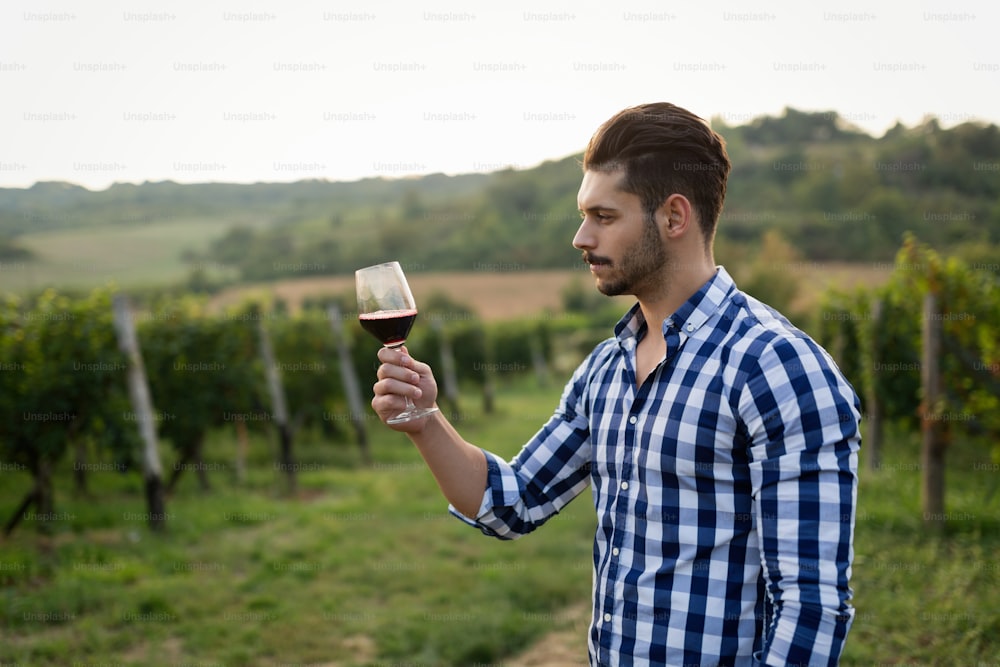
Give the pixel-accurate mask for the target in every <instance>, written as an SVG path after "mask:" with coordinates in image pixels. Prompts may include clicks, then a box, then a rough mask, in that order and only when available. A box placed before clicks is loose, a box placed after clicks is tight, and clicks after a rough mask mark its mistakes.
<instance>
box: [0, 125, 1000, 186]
mask: <svg viewBox="0 0 1000 667" xmlns="http://www.w3.org/2000/svg"><path fill="white" fill-rule="evenodd" d="M789 109H790V110H794V111H798V112H801V113H807V114H832V113H837V112H835V111H833V110H823V111H805V110H803V109H796V108H793V107H785V109H783V110H782V113H781V115H768V114H765V115H762V116H757V117H755V118H753V119H751V120H750V121H748V122H747V123H743V124H742V125H729V124H726V128H727V129H734V128H739V127H744V126H745V125H747V124H749V123H750V122H753V121H754V120H759V119H760V118H764V117H770V118H780V117H781V116H783V115H784V113H785V110H789ZM837 117H838V119H840V120H841V121H844V122H846V123H848V124H849V126H850V128H851V129H855V130H858V131H861V132H862V133H864V134H865V135H866V136H867V137H870V138H871V139H873V140H879V139H881V138H882V137H884V136H885V135H886V134H887V133H888V132H889V131H890V130H891V129H892V128H893V127H896V125H897V124H902V121H897V123H895V124H893V125H892V126H890V127H888V128H886V129H885V130H883V131H882V133H881V134H874V133H872V132H869V131H867V130H866V129H865V128H863V127H861V126H860V125H856V124H854V122H853V121H851V120H850V119H847V118H844V117H843V116H842V115H840V114H839V113H837ZM716 118H717V117H716ZM706 120H708V121H710V122H711V121H713V120H715V118H711V119H706ZM723 120H724V119H723ZM931 121H937V122H938V124H939V125H940V127H941V128H942V129H944V130H948V129H952V128H955V127H958V126H959V125H963V124H965V123H978V124H983V125H987V126H989V125H994V126H996V125H998V124H997V123H995V122H992V121H987V120H985V119H981V118H964V119H961V120H957V121H953V122H952V123H951V124H947V123H946V122H942V119H941V118H938V117H937V116H924V117H923V118H922V119H921V120H920V121H919V122H918V123H915V124H913V125H904V127H905V128H906V129H908V130H911V129H915V128H917V127H919V126H920V125H923V124H925V123H927V122H931ZM714 129H718V128H714ZM723 138H725V135H723ZM582 153H583V149H580V150H579V151H575V152H573V153H569V154H568V155H564V156H562V157H551V158H545V159H543V160H541V161H540V162H537V163H535V164H530V165H508V166H505V167H497V168H493V169H490V170H488V171H476V170H472V171H464V172H454V173H447V172H441V171H434V172H424V173H414V174H406V175H402V176H386V175H365V176H360V177H358V178H353V179H328V178H325V177H313V178H299V179H295V180H287V181H283V180H269V181H265V180H255V181H183V180H178V179H172V178H166V179H162V180H143V181H112V182H111V183H108V184H106V185H104V186H103V187H90V186H88V185H86V184H84V183H78V182H73V181H64V180H40V181H35V182H33V183H31V184H29V185H24V186H10V185H2V184H0V190H30V189H31V188H33V187H35V186H38V185H68V186H72V187H78V188H81V189H84V190H87V191H88V192H91V193H98V192H105V191H107V190H109V189H111V188H113V187H115V186H120V185H129V186H136V187H138V186H143V185H161V184H170V185H294V184H297V183H313V182H315V183H330V184H335V183H342V184H350V183H360V182H363V181H368V180H387V181H392V180H395V181H405V180H420V179H422V178H426V177H429V176H445V177H448V178H452V177H462V176H475V175H482V176H488V175H490V174H495V173H498V172H501V171H506V170H508V169H513V170H514V171H528V170H531V169H536V168H538V167H540V166H542V165H543V164H547V163H552V162H561V161H563V160H566V159H569V158H572V157H574V156H576V155H581V154H582Z"/></svg>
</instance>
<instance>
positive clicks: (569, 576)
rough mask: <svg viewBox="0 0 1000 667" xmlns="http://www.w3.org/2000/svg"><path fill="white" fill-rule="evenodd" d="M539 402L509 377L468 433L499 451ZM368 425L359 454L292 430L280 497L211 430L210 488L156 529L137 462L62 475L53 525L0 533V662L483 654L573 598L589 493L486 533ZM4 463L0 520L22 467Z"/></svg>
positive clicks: (262, 466)
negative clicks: (294, 450) (552, 512)
mask: <svg viewBox="0 0 1000 667" xmlns="http://www.w3.org/2000/svg"><path fill="white" fill-rule="evenodd" d="M554 399H555V397H554V396H552V391H551V390H545V391H540V390H523V389H522V391H520V392H518V394H517V395H514V394H508V395H506V396H504V400H503V401H502V402H501V403H500V404H499V405H498V412H499V414H497V415H495V416H493V417H491V418H489V419H485V418H483V417H481V416H476V415H472V416H470V418H469V419H468V420H467V422H466V423H465V425H464V429H465V430H466V432H467V433H468V434H469V435H470V436H472V437H474V436H475V435H476V434H477V433H482V432H483V431H484V429H487V428H488V430H489V431H491V433H492V434H495V436H496V439H495V440H493V442H495V443H496V445H495V446H494V449H495V450H497V451H498V452H502V453H504V454H505V455H512V454H513V453H514V452H515V451H516V450H517V449H518V448H519V447H520V445H521V444H522V443H523V441H524V440H525V439H526V438H528V437H530V435H531V433H532V432H533V431H534V429H535V428H536V427H537V425H538V424H539V423H540V422H541V421H542V420H543V419H544V418H545V417H546V415H547V414H548V413H549V412H550V411H551V409H552V407H553V401H554ZM470 403H471V401H470ZM469 407H470V409H471V408H475V406H473V405H471V404H470V406H469ZM470 411H471V410H470ZM371 431H372V433H371V434H372V436H373V437H374V439H375V440H376V441H375V442H373V451H374V454H375V456H376V463H375V465H373V466H372V467H370V468H365V467H362V466H361V465H360V464H359V463H358V458H359V457H358V456H357V455H356V452H355V450H354V448H353V446H352V445H350V444H349V443H331V442H320V441H317V440H314V441H312V442H303V443H300V448H299V454H300V460H301V461H302V462H303V463H306V462H308V464H309V465H308V466H307V468H308V470H307V471H305V472H302V473H300V480H299V481H300V494H299V497H298V498H297V499H295V500H287V499H284V498H282V496H281V493H280V489H281V487H282V480H281V478H280V477H279V476H278V474H277V473H276V472H275V471H274V467H273V465H272V464H271V462H270V461H271V460H272V459H271V458H270V456H271V454H272V452H271V451H270V450H271V449H272V447H271V446H269V445H267V444H265V443H264V442H263V441H255V442H254V448H255V452H256V454H255V457H254V460H253V461H252V464H253V465H252V466H251V467H250V471H249V472H250V474H249V478H248V480H247V482H246V484H245V486H244V487H242V488H241V487H238V486H237V485H236V484H235V482H234V480H232V479H231V477H232V473H231V470H232V469H231V466H229V461H230V460H231V453H230V452H229V451H228V450H229V449H231V448H232V444H231V443H230V442H229V439H228V438H226V437H225V436H226V435H227V434H220V435H219V436H217V437H216V438H214V439H213V441H212V443H211V446H210V452H211V456H212V460H213V461H214V462H215V463H217V464H218V466H217V467H219V468H222V470H220V471H217V472H214V473H213V476H212V481H213V484H214V487H215V488H214V490H213V491H212V492H211V493H210V494H207V495H205V494H201V493H200V492H199V491H198V490H197V486H196V484H195V479H194V478H193V477H185V478H184V480H183V483H182V484H181V485H180V488H179V489H178V491H177V492H176V493H175V495H174V497H173V498H170V499H169V500H168V504H167V507H168V513H169V514H170V516H169V524H170V528H169V532H168V533H167V534H166V535H164V536H155V535H153V534H151V533H150V532H149V531H148V530H147V528H146V526H145V524H144V523H143V522H142V521H141V520H136V518H135V515H141V514H142V513H143V512H144V507H143V500H142V496H141V492H140V480H139V478H138V476H137V475H134V474H132V475H127V476H122V475H118V474H115V473H93V474H92V478H91V486H92V493H93V496H94V499H93V500H83V499H74V498H73V497H72V495H71V493H70V492H69V491H68V489H69V488H70V484H69V481H70V480H69V474H68V473H69V471H68V470H63V471H62V472H61V474H60V477H59V488H60V491H59V492H58V494H59V495H58V496H57V505H58V511H60V512H65V514H66V515H67V520H66V521H61V522H59V524H58V526H57V529H56V533H55V534H54V535H52V536H50V537H41V536H39V535H37V534H36V533H35V532H34V530H33V528H34V526H33V525H32V522H30V521H27V522H25V523H23V524H22V526H21V527H20V528H19V529H18V532H17V533H15V535H14V536H13V537H12V538H11V539H10V540H8V541H7V543H6V544H4V545H3V555H2V558H0V563H2V564H3V569H2V570H0V582H2V583H3V585H4V588H3V590H2V595H0V664H6V663H9V662H14V663H16V664H19V665H66V664H70V663H71V662H73V661H77V662H89V663H101V662H108V661H110V662H113V663H115V664H123V665H132V664H135V665H156V664H225V665H276V664H282V663H326V662H329V661H334V662H335V663H336V664H342V665H354V664H358V665H360V664H370V663H371V662H372V661H389V662H398V661H413V662H417V663H419V664H472V663H475V662H482V663H488V662H493V661H497V660H499V659H500V658H502V657H503V656H504V655H508V654H510V653H511V652H513V651H515V650H518V649H519V648H521V647H523V646H524V645H525V643H526V642H530V641H531V640H532V639H534V638H536V637H537V636H539V634H540V633H541V632H543V631H544V630H545V629H546V626H545V625H539V624H532V623H528V622H526V620H525V619H526V618H527V616H526V615H527V614H534V615H536V617H540V618H545V617H546V615H551V616H553V617H555V616H556V615H557V613H558V612H559V611H560V610H561V609H562V608H563V607H565V606H567V605H570V604H572V603H575V602H578V601H580V600H586V599H587V597H588V596H589V590H590V547H591V538H592V531H593V518H592V512H591V511H589V500H588V499H587V498H581V499H580V500H578V501H577V502H576V503H573V504H572V505H571V506H570V508H569V509H568V510H567V512H565V513H564V514H563V515H562V516H559V517H556V518H555V519H553V520H552V521H551V522H550V523H549V525H547V526H546V530H544V531H540V532H538V533H537V534H536V535H534V536H531V537H530V538H529V539H527V540H523V541H520V542H517V543H510V542H501V541H498V540H493V539H489V538H486V537H484V536H482V535H481V534H480V533H479V532H478V531H476V530H474V529H472V528H469V527H466V526H464V525H462V524H461V523H460V522H459V521H458V520H456V519H454V518H452V517H450V516H448V515H447V512H446V503H445V502H444V501H443V499H442V498H441V496H440V494H439V492H438V490H437V487H436V485H435V484H434V482H433V479H432V478H431V476H430V474H429V473H428V472H427V470H426V469H425V467H424V465H423V463H422V462H421V461H420V460H419V457H418V456H417V455H416V453H415V451H414V450H413V448H412V446H411V445H409V443H408V441H406V440H405V438H404V437H403V436H399V435H397V434H394V433H390V432H387V431H386V430H385V429H384V427H380V425H378V424H375V423H373V424H372V426H371ZM501 439H502V440H503V442H501ZM491 444H492V443H491ZM168 454H169V452H168V451H164V459H165V461H164V463H165V468H167V469H168V470H169V469H171V467H172V465H173V462H172V460H171V459H170V458H169V456H168ZM68 467H69V466H68V465H64V468H68ZM3 477H4V478H5V479H4V484H3V486H2V490H0V513H2V515H3V517H4V518H6V516H7V515H9V514H10V512H11V511H13V507H14V505H15V503H16V501H17V500H18V499H19V498H20V496H21V494H22V493H23V492H24V491H25V490H26V488H27V481H28V480H27V476H26V475H24V474H23V473H22V474H17V475H15V474H5V475H3ZM581 641H584V640H583V638H582V637H581Z"/></svg>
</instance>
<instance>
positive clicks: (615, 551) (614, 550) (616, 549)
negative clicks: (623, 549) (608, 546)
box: [611, 547, 618, 556]
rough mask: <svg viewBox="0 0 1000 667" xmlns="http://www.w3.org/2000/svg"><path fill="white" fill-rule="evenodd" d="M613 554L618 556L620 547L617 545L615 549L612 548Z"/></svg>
mask: <svg viewBox="0 0 1000 667" xmlns="http://www.w3.org/2000/svg"><path fill="white" fill-rule="evenodd" d="M611 555H612V556H617V555H618V547H615V548H614V549H612V550H611Z"/></svg>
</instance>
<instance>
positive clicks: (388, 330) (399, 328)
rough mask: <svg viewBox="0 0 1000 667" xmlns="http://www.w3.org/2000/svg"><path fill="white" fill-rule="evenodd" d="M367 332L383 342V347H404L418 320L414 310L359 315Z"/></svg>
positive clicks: (381, 311)
mask: <svg viewBox="0 0 1000 667" xmlns="http://www.w3.org/2000/svg"><path fill="white" fill-rule="evenodd" d="M358 319H359V320H360V321H361V326H363V327H364V328H365V331H367V332H368V333H370V334H371V335H373V336H375V337H376V338H378V339H379V340H380V341H382V344H383V345H388V346H390V347H391V346H395V345H402V344H403V342H404V341H405V340H406V336H407V335H408V334H409V333H410V328H411V327H413V321H414V320H416V319H417V311H416V310H415V309H414V310H379V311H377V312H374V313H362V314H360V315H358Z"/></svg>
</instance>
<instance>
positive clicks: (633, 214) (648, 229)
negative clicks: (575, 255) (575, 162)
mask: <svg viewBox="0 0 1000 667" xmlns="http://www.w3.org/2000/svg"><path fill="white" fill-rule="evenodd" d="M624 177H625V174H624V172H623V171H621V170H617V171H612V172H599V171H587V172H585V173H584V175H583V182H582V183H581V184H580V192H579V194H578V195H577V206H578V207H579V209H580V214H581V215H582V217H583V222H582V223H581V224H580V228H579V229H578V230H577V232H576V236H574V237H573V247H574V248H577V249H578V250H582V251H583V261H585V262H586V263H587V264H589V265H590V272H591V273H592V274H593V275H594V277H595V279H596V281H597V289H598V290H599V291H600V292H601V293H602V294H605V295H607V296H618V295H621V294H633V295H635V296H637V297H640V298H641V296H642V294H643V293H644V292H645V291H646V290H648V289H655V288H656V286H657V284H658V283H659V281H660V276H661V275H662V273H661V272H662V271H663V269H664V267H665V266H666V263H667V255H666V251H665V250H664V247H663V239H661V238H660V232H659V228H658V226H657V225H656V224H655V223H654V222H651V221H649V220H647V219H646V216H645V214H644V213H643V210H642V204H641V202H640V200H639V197H638V195H634V194H632V193H629V192H624V191H623V190H622V189H621V182H622V180H623V179H624Z"/></svg>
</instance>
